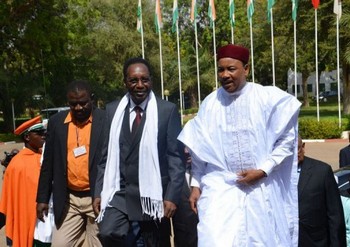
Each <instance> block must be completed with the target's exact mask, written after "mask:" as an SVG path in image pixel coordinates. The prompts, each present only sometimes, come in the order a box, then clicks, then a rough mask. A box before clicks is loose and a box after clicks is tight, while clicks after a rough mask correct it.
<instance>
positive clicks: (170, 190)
mask: <svg viewBox="0 0 350 247" xmlns="http://www.w3.org/2000/svg"><path fill="white" fill-rule="evenodd" d="M180 131H181V120H180V116H179V113H178V111H177V109H176V107H175V105H174V107H173V108H172V110H171V113H170V117H169V121H168V126H167V137H166V138H167V140H166V142H167V150H166V155H167V162H168V174H169V180H170V181H169V183H168V186H167V189H166V193H165V196H164V200H167V201H171V202H173V203H175V204H178V203H179V201H180V199H181V191H182V186H183V182H184V178H185V164H184V159H183V157H184V156H183V155H184V146H183V144H182V143H181V142H179V141H178V140H177V136H178V135H179V133H180Z"/></svg>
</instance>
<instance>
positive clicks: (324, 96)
mask: <svg viewBox="0 0 350 247" xmlns="http://www.w3.org/2000/svg"><path fill="white" fill-rule="evenodd" d="M332 98H333V99H337V98H338V92H337V91H325V92H321V93H320V94H319V95H318V99H319V101H321V102H327V101H328V100H329V99H332Z"/></svg>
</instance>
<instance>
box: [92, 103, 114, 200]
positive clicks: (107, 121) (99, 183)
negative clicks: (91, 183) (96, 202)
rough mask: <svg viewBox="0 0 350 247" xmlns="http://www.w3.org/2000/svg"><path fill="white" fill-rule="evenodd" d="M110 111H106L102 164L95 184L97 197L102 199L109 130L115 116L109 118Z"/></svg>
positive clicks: (98, 166)
mask: <svg viewBox="0 0 350 247" xmlns="http://www.w3.org/2000/svg"><path fill="white" fill-rule="evenodd" d="M109 113H110V111H108V109H107V110H106V114H105V118H104V121H103V133H102V135H103V145H102V150H101V159H100V162H99V163H98V164H97V175H96V183H95V193H94V195H95V197H97V198H100V197H101V192H102V188H103V178H104V173H105V168H106V162H107V154H108V143H109V130H110V123H111V121H112V120H111V119H110V118H113V116H109V115H110V114H109Z"/></svg>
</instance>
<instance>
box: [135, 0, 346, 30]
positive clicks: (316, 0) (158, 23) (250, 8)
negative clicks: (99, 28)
mask: <svg viewBox="0 0 350 247" xmlns="http://www.w3.org/2000/svg"><path fill="white" fill-rule="evenodd" d="M208 1H209V7H208V17H209V20H210V26H212V23H213V22H214V21H215V20H216V10H215V3H214V0H208ZM298 1H299V0H291V2H292V19H293V20H294V21H296V19H297V11H298ZM311 3H312V5H313V8H314V9H315V10H317V9H318V7H319V5H320V0H311ZM274 4H275V0H267V19H268V21H269V22H270V21H271V12H272V8H273V6H274ZM141 5H142V4H141V0H138V7H137V31H139V32H141V31H142V6H141ZM228 8H229V21H230V24H231V26H232V27H234V26H235V0H229V1H228ZM333 12H334V13H335V14H336V15H337V16H338V18H339V19H340V17H341V14H342V5H341V0H334V7H333ZM253 14H254V0H247V18H248V21H249V22H251V20H252V17H253ZM197 15H198V11H197V0H192V3H191V14H190V19H191V22H193V23H194V22H195V20H196V17H197ZM178 19H179V8H178V1H177V0H174V2H173V15H172V31H173V32H175V30H176V25H177V21H178ZM154 23H155V27H156V32H157V33H158V32H159V29H160V28H161V27H162V15H161V4H160V0H155V15H154Z"/></svg>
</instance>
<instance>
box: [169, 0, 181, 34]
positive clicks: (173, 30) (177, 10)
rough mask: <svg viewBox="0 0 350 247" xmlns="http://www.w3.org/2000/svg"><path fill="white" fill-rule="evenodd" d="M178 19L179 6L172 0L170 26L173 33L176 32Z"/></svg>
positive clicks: (175, 0)
mask: <svg viewBox="0 0 350 247" xmlns="http://www.w3.org/2000/svg"><path fill="white" fill-rule="evenodd" d="M178 19H179V8H178V7H177V0H174V4H173V25H172V27H171V31H172V32H173V33H175V32H176V26H177V20H178Z"/></svg>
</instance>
